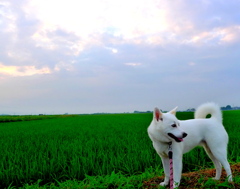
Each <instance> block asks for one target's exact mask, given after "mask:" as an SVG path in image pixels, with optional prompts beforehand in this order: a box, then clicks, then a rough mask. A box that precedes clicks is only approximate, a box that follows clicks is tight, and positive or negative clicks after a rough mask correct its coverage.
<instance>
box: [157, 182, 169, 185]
mask: <svg viewBox="0 0 240 189" xmlns="http://www.w3.org/2000/svg"><path fill="white" fill-rule="evenodd" d="M159 185H160V186H167V185H168V184H166V183H165V182H161V183H160V184H159Z"/></svg>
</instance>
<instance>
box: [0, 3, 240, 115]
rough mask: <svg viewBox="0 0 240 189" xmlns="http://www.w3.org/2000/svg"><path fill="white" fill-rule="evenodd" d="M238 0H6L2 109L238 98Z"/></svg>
mask: <svg viewBox="0 0 240 189" xmlns="http://www.w3.org/2000/svg"><path fill="white" fill-rule="evenodd" d="M239 9H240V0H231V1H226V0H195V1H192V0H172V1H169V0H101V1H100V0H87V1H86V0H61V1H59V0H48V1H44V0H0V114H39V113H45V114H59V113H60V114H61V113H93V112H132V111H134V110H139V111H145V110H153V108H154V107H156V106H157V107H159V108H161V109H163V110H170V109H171V108H174V107H175V106H178V107H179V110H184V109H187V108H196V107H197V106H198V105H200V104H201V103H203V102H209V101H214V102H216V103H218V104H219V105H220V106H226V105H228V104H230V105H232V106H240V11H239Z"/></svg>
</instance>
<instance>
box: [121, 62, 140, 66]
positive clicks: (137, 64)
mask: <svg viewBox="0 0 240 189" xmlns="http://www.w3.org/2000/svg"><path fill="white" fill-rule="evenodd" d="M125 65H126V66H134V67H135V66H141V65H142V63H139V62H129V63H125Z"/></svg>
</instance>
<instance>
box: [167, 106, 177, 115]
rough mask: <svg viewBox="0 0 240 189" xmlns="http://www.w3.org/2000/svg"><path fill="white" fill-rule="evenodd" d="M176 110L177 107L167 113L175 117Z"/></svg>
mask: <svg viewBox="0 0 240 189" xmlns="http://www.w3.org/2000/svg"><path fill="white" fill-rule="evenodd" d="M177 108H178V107H176V108H174V109H172V110H171V111H169V113H171V114H173V115H176V112H177Z"/></svg>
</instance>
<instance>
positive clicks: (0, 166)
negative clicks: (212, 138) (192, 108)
mask: <svg viewBox="0 0 240 189" xmlns="http://www.w3.org/2000/svg"><path fill="white" fill-rule="evenodd" d="M239 115H240V112H239V111H231V112H226V113H225V112H224V123H225V126H226V129H227V131H228V133H229V137H230V143H229V159H230V161H239V159H238V156H239V151H238V147H239V141H240V138H239V137H238V133H239V131H240V127H239V125H240V119H239V117H240V116H239ZM177 116H178V118H179V119H189V118H192V117H193V114H192V113H178V114H177ZM151 119H152V114H116V115H82V116H76V117H65V118H54V119H47V120H35V121H28V122H11V123H0V142H1V145H0V151H1V153H0V184H1V186H0V188H3V187H6V186H9V185H10V184H11V183H12V185H15V186H20V185H22V184H23V183H31V182H36V181H37V180H38V179H41V180H43V181H42V183H46V182H52V181H54V180H58V181H61V180H67V179H78V180H81V179H84V178H85V177H86V175H91V176H94V175H99V176H102V175H110V174H112V173H113V172H115V173H119V172H121V173H122V174H125V175H134V174H139V173H142V172H144V171H145V170H146V169H150V168H153V169H155V168H158V169H159V168H160V167H161V163H160V162H161V161H160V158H159V157H158V155H157V153H156V152H155V150H154V149H153V147H152V144H151V141H150V139H149V138H148V135H147V131H146V129H147V127H148V125H149V123H150V121H151ZM184 158H185V160H187V161H184V171H186V170H193V169H199V166H201V167H202V166H207V167H210V166H212V163H211V161H210V160H209V158H207V156H206V155H205V152H203V150H202V149H201V148H197V149H195V150H194V151H192V152H190V153H188V154H186V155H185V156H184ZM185 162H188V163H185Z"/></svg>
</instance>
